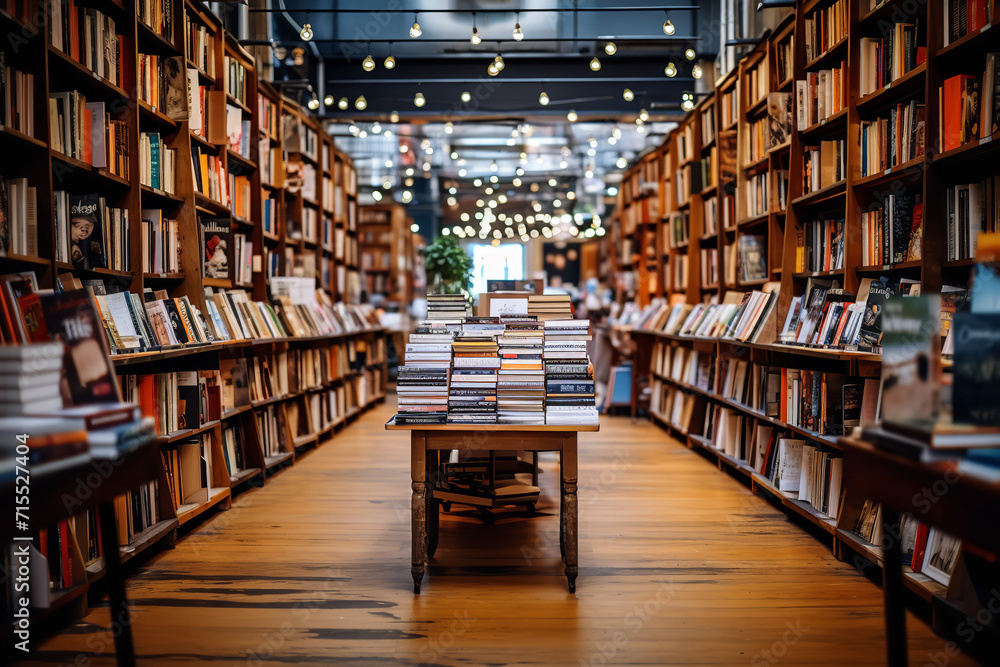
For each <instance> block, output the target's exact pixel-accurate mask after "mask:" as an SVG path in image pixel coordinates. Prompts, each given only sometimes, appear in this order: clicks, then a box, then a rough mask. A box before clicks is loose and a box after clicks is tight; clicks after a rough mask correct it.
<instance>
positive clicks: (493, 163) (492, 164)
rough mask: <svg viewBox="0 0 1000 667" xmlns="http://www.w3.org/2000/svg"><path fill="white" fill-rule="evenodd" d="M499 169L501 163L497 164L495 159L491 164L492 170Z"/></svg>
mask: <svg viewBox="0 0 1000 667" xmlns="http://www.w3.org/2000/svg"><path fill="white" fill-rule="evenodd" d="M498 169H500V165H498V164H497V161H496V160H493V162H492V163H491V164H490V171H497V170H498Z"/></svg>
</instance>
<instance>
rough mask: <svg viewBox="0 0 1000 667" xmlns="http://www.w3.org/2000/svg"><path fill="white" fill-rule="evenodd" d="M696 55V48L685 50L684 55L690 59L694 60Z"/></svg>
mask: <svg viewBox="0 0 1000 667" xmlns="http://www.w3.org/2000/svg"><path fill="white" fill-rule="evenodd" d="M695 55H696V54H695V52H694V49H690V48H689V49H686V50H685V51H684V57H685V58H687V59H688V60H694V58H695Z"/></svg>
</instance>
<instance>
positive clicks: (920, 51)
mask: <svg viewBox="0 0 1000 667" xmlns="http://www.w3.org/2000/svg"><path fill="white" fill-rule="evenodd" d="M925 62H927V47H926V46H918V47H917V66H918V67H919V66H920V65H923V64H924V63H925Z"/></svg>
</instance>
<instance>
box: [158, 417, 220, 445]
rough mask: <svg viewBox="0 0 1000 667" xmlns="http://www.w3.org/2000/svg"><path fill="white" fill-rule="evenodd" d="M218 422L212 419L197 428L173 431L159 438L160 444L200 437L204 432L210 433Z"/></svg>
mask: <svg viewBox="0 0 1000 667" xmlns="http://www.w3.org/2000/svg"><path fill="white" fill-rule="evenodd" d="M218 424H219V420H218V419H214V420H212V421H210V422H207V423H205V424H202V425H201V426H199V427H197V428H183V429H181V430H179V431H174V432H172V433H167V434H166V435H161V436H159V440H160V443H161V444H169V443H172V442H177V441H178V440H184V439H185V438H190V437H193V436H196V435H201V434H202V433H204V432H206V431H211V430H212V429H213V428H215V427H216V426H218Z"/></svg>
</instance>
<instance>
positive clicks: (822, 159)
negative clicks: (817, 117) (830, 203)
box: [802, 139, 847, 194]
mask: <svg viewBox="0 0 1000 667" xmlns="http://www.w3.org/2000/svg"><path fill="white" fill-rule="evenodd" d="M845 178H847V142H845V141H844V140H843V139H832V140H829V141H823V142H820V145H819V146H805V147H803V156H802V193H803V194H809V193H810V192H816V191H817V190H822V189H823V188H825V187H828V186H831V185H833V184H834V183H839V182H840V181H842V180H844V179H845Z"/></svg>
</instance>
